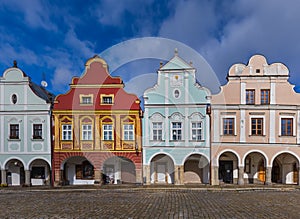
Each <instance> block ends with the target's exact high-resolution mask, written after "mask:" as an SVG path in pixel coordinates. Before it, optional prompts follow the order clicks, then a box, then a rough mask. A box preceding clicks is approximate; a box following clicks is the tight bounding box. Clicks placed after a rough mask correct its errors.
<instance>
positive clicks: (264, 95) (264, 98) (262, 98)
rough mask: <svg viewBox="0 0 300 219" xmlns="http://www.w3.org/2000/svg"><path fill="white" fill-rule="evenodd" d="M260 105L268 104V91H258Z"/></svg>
mask: <svg viewBox="0 0 300 219" xmlns="http://www.w3.org/2000/svg"><path fill="white" fill-rule="evenodd" d="M260 103H261V104H270V90H268V89H264V90H261V91H260Z"/></svg>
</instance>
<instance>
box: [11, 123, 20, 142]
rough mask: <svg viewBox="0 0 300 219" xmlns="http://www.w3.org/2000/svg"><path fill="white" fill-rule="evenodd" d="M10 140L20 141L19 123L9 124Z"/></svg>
mask: <svg viewBox="0 0 300 219" xmlns="http://www.w3.org/2000/svg"><path fill="white" fill-rule="evenodd" d="M13 127H15V128H13ZM9 139H20V124H18V123H11V124H9Z"/></svg>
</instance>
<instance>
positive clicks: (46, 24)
mask: <svg viewBox="0 0 300 219" xmlns="http://www.w3.org/2000/svg"><path fill="white" fill-rule="evenodd" d="M50 6H51V5H50V4H47V3H46V2H42V1H39V0H30V2H28V1H19V0H2V1H1V3H0V7H2V8H3V7H4V8H9V9H10V10H12V11H14V12H18V13H20V14H23V16H24V23H26V25H29V26H31V27H33V28H37V27H41V28H44V29H46V30H57V27H56V25H55V24H54V23H53V22H52V21H51V19H50V18H51V16H50V12H51V10H49V7H50Z"/></svg>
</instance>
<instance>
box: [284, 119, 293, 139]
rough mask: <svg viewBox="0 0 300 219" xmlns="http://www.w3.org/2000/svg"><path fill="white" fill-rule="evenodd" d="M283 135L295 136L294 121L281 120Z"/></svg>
mask: <svg viewBox="0 0 300 219" xmlns="http://www.w3.org/2000/svg"><path fill="white" fill-rule="evenodd" d="M281 135H282V136H292V135H293V119H292V118H282V119H281Z"/></svg>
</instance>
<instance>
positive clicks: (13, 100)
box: [11, 94, 18, 104]
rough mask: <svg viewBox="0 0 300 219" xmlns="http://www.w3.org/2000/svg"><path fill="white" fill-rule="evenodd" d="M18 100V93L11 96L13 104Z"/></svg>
mask: <svg viewBox="0 0 300 219" xmlns="http://www.w3.org/2000/svg"><path fill="white" fill-rule="evenodd" d="M17 101H18V97H17V95H16V94H13V95H12V96H11V102H12V103H13V104H16V103H17Z"/></svg>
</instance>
